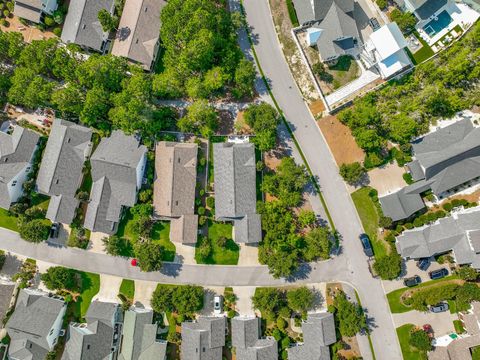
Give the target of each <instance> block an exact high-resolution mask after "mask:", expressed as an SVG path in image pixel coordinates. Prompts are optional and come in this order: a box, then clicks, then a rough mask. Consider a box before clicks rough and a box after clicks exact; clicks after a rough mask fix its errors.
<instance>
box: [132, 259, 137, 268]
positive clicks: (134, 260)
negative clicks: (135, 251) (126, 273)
mask: <svg viewBox="0 0 480 360" xmlns="http://www.w3.org/2000/svg"><path fill="white" fill-rule="evenodd" d="M130 264H131V265H132V266H137V265H138V262H137V259H132V261H130Z"/></svg>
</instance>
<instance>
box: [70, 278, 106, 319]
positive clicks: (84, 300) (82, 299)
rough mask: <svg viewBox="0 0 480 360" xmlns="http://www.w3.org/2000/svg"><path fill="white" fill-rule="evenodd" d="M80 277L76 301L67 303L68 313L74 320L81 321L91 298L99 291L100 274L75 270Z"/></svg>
mask: <svg viewBox="0 0 480 360" xmlns="http://www.w3.org/2000/svg"><path fill="white" fill-rule="evenodd" d="M77 274H78V275H79V276H80V278H81V290H80V295H79V296H78V297H77V301H75V302H73V301H72V302H71V303H70V304H69V310H68V311H69V313H70V315H69V316H71V317H72V318H74V319H75V321H83V320H84V318H85V315H86V314H87V311H88V308H89V306H90V303H91V302H92V298H93V297H94V296H95V295H96V294H98V292H99V291H100V275H98V274H93V273H88V272H83V271H77Z"/></svg>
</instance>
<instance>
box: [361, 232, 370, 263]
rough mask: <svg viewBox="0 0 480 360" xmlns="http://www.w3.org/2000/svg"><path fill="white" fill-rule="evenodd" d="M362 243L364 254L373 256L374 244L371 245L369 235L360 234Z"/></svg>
mask: <svg viewBox="0 0 480 360" xmlns="http://www.w3.org/2000/svg"><path fill="white" fill-rule="evenodd" d="M360 241H361V242H362V246H363V252H364V253H365V255H367V256H368V257H372V256H373V249H372V244H371V243H370V238H369V237H368V235H367V234H360Z"/></svg>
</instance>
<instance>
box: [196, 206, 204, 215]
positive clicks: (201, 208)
mask: <svg viewBox="0 0 480 360" xmlns="http://www.w3.org/2000/svg"><path fill="white" fill-rule="evenodd" d="M197 213H198V215H200V216H201V215H205V208H204V207H203V206H200V207H199V208H198V211H197Z"/></svg>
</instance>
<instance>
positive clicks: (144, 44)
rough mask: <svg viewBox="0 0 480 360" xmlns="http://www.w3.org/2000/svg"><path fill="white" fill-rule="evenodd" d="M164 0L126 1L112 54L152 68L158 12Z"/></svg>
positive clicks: (157, 43)
mask: <svg viewBox="0 0 480 360" xmlns="http://www.w3.org/2000/svg"><path fill="white" fill-rule="evenodd" d="M165 5H167V1H166V0H126V2H125V5H124V7H123V12H122V17H121V19H120V25H119V27H118V31H117V37H116V38H115V41H114V42H113V47H112V54H113V55H115V56H123V57H125V58H127V59H128V60H130V61H132V62H135V63H138V64H139V65H140V66H142V67H143V68H144V69H145V70H151V69H152V67H153V64H154V63H155V60H156V58H157V54H158V49H159V44H160V37H159V35H160V27H161V22H160V13H161V11H162V9H163V7H164V6H165Z"/></svg>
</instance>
